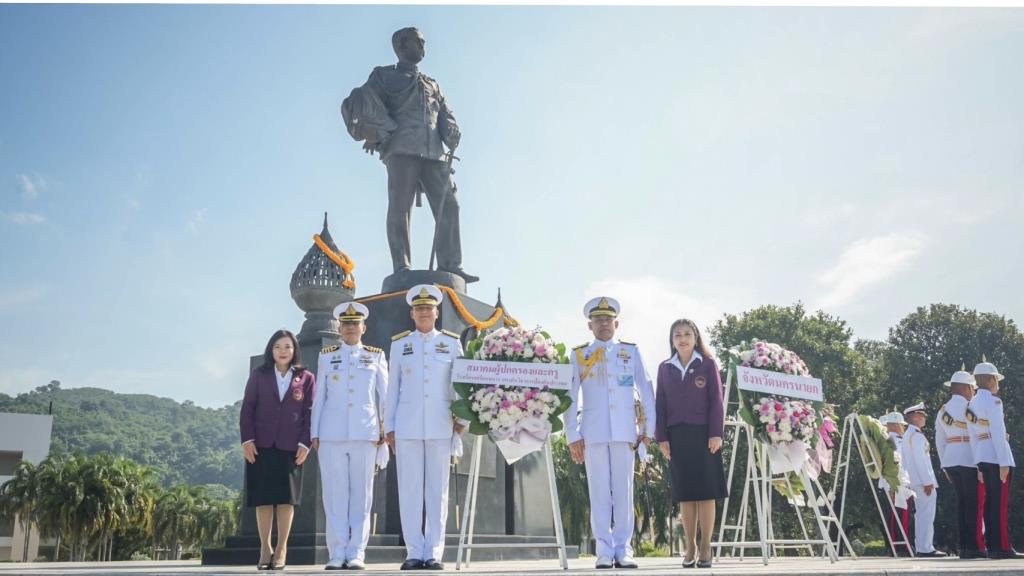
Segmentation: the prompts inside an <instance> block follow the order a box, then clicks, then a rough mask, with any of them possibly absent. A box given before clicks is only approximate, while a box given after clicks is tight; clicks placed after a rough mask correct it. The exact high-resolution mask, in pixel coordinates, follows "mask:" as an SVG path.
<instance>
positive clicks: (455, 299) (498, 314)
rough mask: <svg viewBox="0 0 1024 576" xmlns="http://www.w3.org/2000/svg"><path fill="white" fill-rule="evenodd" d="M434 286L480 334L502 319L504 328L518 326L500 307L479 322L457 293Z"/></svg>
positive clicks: (379, 296)
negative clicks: (441, 291)
mask: <svg viewBox="0 0 1024 576" xmlns="http://www.w3.org/2000/svg"><path fill="white" fill-rule="evenodd" d="M435 286H437V287H438V288H440V289H441V290H444V293H445V294H447V295H448V299H449V300H451V303H452V306H454V307H455V311H456V312H458V314H459V317H460V318H462V320H463V321H464V322H465V323H466V324H469V325H470V326H472V327H473V328H476V329H477V330H478V331H480V332H483V331H484V330H487V329H488V328H490V327H492V326H494V325H495V324H497V323H498V320H499V319H502V318H504V325H505V326H509V327H515V326H519V321H518V320H516V319H515V318H513V317H511V316H508V315H507V314H505V310H504V309H503V308H501V307H498V308H495V309H494V313H493V314H491V317H490V318H488V319H487V320H483V321H480V320H478V319H477V318H476V317H475V316H473V315H472V314H471V313H470V312H469V310H467V309H466V306H465V305H464V304H463V303H462V300H460V299H459V293H458V292H456V291H455V290H452V289H451V288H450V287H448V286H442V285H440V284H435ZM402 294H405V290H398V291H397V292H388V293H386V294H377V295H376V296H368V297H366V298H357V299H356V302H360V303H363V304H366V303H367V302H375V301H377V300H385V299H387V298H394V297H396V296H400V295H402Z"/></svg>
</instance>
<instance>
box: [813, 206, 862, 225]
mask: <svg viewBox="0 0 1024 576" xmlns="http://www.w3.org/2000/svg"><path fill="white" fill-rule="evenodd" d="M856 212H857V207H856V206H854V205H853V204H851V203H849V202H843V203H841V204H835V205H832V206H819V207H813V208H807V209H806V210H804V212H803V214H802V216H801V218H800V219H801V220H802V221H803V222H804V223H806V224H808V225H810V226H814V227H825V226H833V225H835V224H838V223H840V222H842V221H846V220H849V219H850V218H852V217H853V215H854V214H855V213H856Z"/></svg>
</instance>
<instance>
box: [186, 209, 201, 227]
mask: <svg viewBox="0 0 1024 576" xmlns="http://www.w3.org/2000/svg"><path fill="white" fill-rule="evenodd" d="M205 221H206V208H200V209H199V210H196V211H195V213H194V214H192V217H191V218H189V220H188V222H186V223H185V227H186V228H188V229H189V231H190V232H193V233H195V232H198V231H199V227H200V226H201V225H202V224H203V222H205Z"/></svg>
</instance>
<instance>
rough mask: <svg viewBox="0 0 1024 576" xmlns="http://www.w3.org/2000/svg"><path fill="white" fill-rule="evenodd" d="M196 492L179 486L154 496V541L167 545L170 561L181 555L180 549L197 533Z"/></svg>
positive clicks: (191, 540)
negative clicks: (169, 551) (170, 556)
mask: <svg viewBox="0 0 1024 576" xmlns="http://www.w3.org/2000/svg"><path fill="white" fill-rule="evenodd" d="M196 492H197V491H196V490H192V489H189V487H188V486H183V485H179V486H173V487H171V488H169V489H167V490H164V491H163V492H161V493H160V494H159V495H158V496H157V498H156V506H155V507H154V510H153V528H154V541H155V542H157V543H159V544H162V545H164V546H168V547H169V548H170V550H171V555H172V557H173V559H174V560H179V559H180V558H181V552H182V549H183V548H184V547H186V546H189V545H191V544H192V542H193V540H194V539H195V537H196V534H197V530H198V518H197V509H196V495H197V494H196ZM154 555H155V552H154Z"/></svg>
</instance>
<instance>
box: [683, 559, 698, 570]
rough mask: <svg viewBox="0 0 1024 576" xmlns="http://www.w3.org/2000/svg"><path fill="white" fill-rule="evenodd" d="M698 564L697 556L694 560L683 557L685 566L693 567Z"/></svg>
mask: <svg viewBox="0 0 1024 576" xmlns="http://www.w3.org/2000/svg"><path fill="white" fill-rule="evenodd" d="M696 565H697V559H696V558H694V559H693V560H686V559H685V558H684V559H683V568H693V567H694V566H696Z"/></svg>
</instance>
